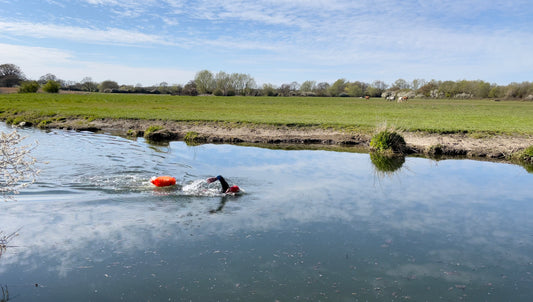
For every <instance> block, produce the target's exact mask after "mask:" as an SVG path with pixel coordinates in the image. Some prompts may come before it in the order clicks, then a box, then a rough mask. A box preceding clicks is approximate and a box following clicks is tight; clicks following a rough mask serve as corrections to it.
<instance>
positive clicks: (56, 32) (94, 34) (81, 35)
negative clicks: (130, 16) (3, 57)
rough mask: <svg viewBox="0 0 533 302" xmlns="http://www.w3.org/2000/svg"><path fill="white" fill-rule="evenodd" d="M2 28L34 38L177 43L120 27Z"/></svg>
mask: <svg viewBox="0 0 533 302" xmlns="http://www.w3.org/2000/svg"><path fill="white" fill-rule="evenodd" d="M0 28H1V29H2V31H3V32H4V34H6V33H9V34H12V35H16V36H26V37H33V38H43V39H44V38H53V39H61V40H71V41H77V42H82V43H102V44H126V45H138V46H145V45H146V44H147V43H148V44H157V45H175V44H174V43H171V42H169V41H168V40H166V39H165V38H164V37H160V36H157V35H151V34H146V33H141V32H138V31H130V30H123V29H119V28H109V29H93V28H87V27H74V26H65V25H57V24H46V23H31V22H2V21H0Z"/></svg>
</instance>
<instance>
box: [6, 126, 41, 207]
mask: <svg viewBox="0 0 533 302" xmlns="http://www.w3.org/2000/svg"><path fill="white" fill-rule="evenodd" d="M23 139H24V137H22V136H21V135H20V134H19V133H18V132H17V131H13V132H11V133H8V134H6V133H4V132H2V131H0V194H1V195H2V197H3V199H4V200H8V199H13V197H12V195H13V194H18V193H19V190H20V189H22V188H25V187H27V186H29V185H30V184H32V183H34V182H35V180H36V178H37V175H38V174H39V172H40V171H39V170H38V169H37V168H36V167H35V163H36V159H35V158H33V157H32V156H31V155H30V152H31V150H32V149H33V147H32V145H20V144H21V143H22V140H23Z"/></svg>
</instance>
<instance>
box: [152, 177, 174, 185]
mask: <svg viewBox="0 0 533 302" xmlns="http://www.w3.org/2000/svg"><path fill="white" fill-rule="evenodd" d="M150 182H151V183H152V184H154V186H156V187H168V186H173V185H175V184H176V179H175V178H174V177H172V176H159V177H155V176H154V177H152V178H151V179H150Z"/></svg>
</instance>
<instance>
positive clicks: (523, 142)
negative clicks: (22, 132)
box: [22, 118, 533, 159]
mask: <svg viewBox="0 0 533 302" xmlns="http://www.w3.org/2000/svg"><path fill="white" fill-rule="evenodd" d="M22 125H23V124H22ZM39 127H40V128H45V129H52V128H58V129H70V130H78V131H93V132H98V131H102V132H109V133H113V134H117V135H122V136H145V133H146V131H147V130H148V129H149V128H150V127H152V129H155V131H150V133H146V134H147V135H146V137H147V138H148V139H151V140H154V141H171V140H187V141H189V142H194V143H250V144H294V145H324V146H343V147H346V146H359V147H362V148H363V149H364V148H368V147H369V142H370V139H371V137H372V134H368V133H362V132H359V133H358V132H354V131H348V130H339V129H335V128H323V127H314V126H299V125H294V126H291V125H269V124H250V123H230V122H179V121H159V120H141V119H94V120H87V119H80V118H70V119H58V120H54V121H49V122H47V123H46V124H44V125H43V124H41V125H39ZM401 134H402V136H403V137H404V138H405V141H406V143H407V146H408V148H409V150H410V152H411V153H417V154H426V155H452V156H454V155H460V156H467V157H473V158H475V157H479V158H494V159H506V158H510V157H511V155H512V154H515V153H516V152H519V151H521V150H523V149H525V148H527V147H529V146H532V145H533V136H531V135H525V134H522V135H518V134H516V135H509V134H480V133H474V134H470V133H452V134H440V133H439V134H435V133H427V132H401Z"/></svg>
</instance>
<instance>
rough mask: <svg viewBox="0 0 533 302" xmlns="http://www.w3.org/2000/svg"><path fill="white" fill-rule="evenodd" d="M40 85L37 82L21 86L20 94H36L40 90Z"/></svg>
mask: <svg viewBox="0 0 533 302" xmlns="http://www.w3.org/2000/svg"><path fill="white" fill-rule="evenodd" d="M39 87H41V85H39V83H37V81H26V82H22V84H20V88H19V93H35V92H37V90H39Z"/></svg>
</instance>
